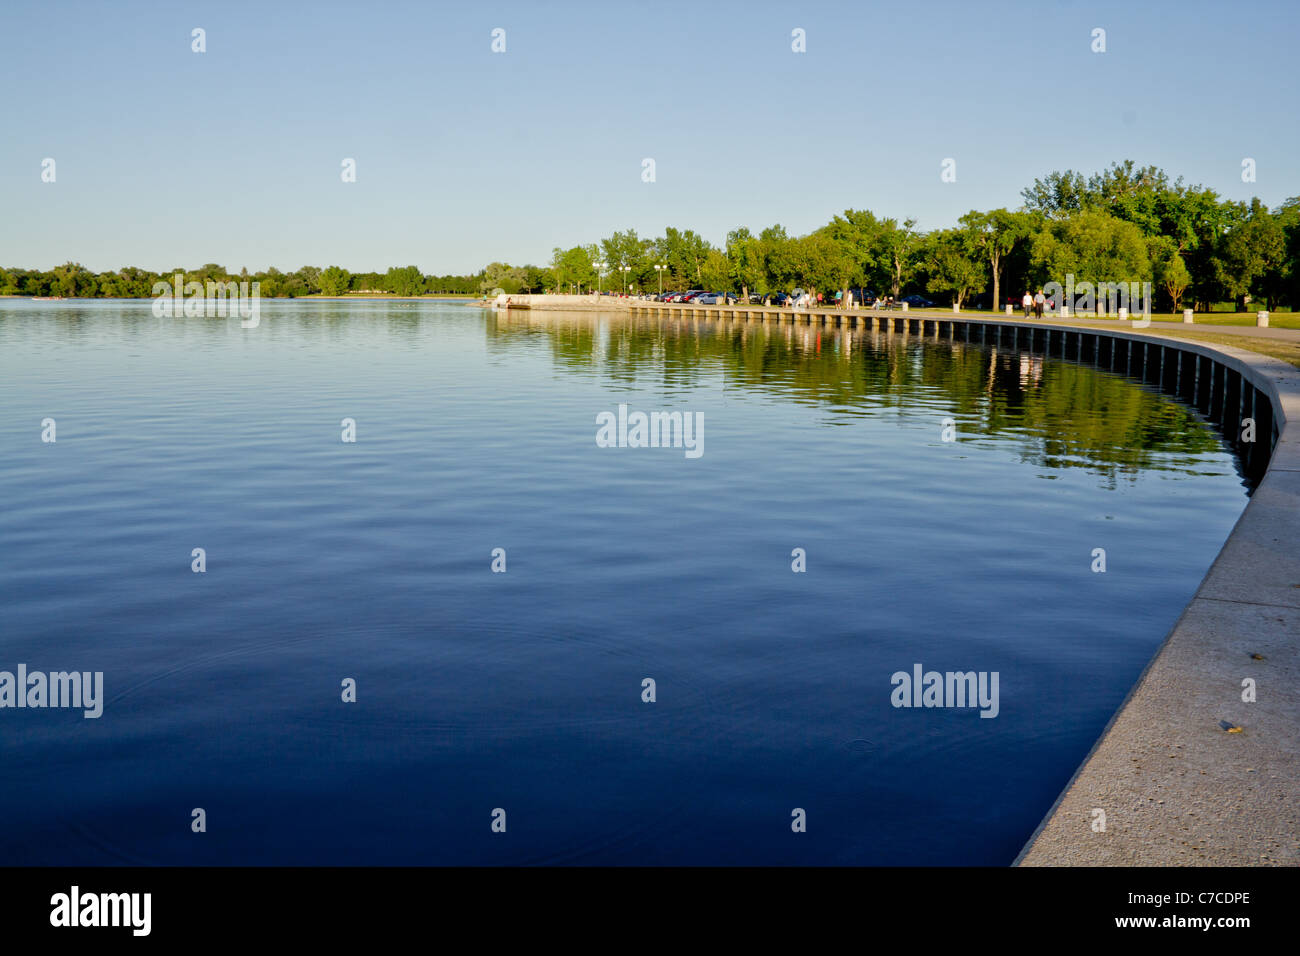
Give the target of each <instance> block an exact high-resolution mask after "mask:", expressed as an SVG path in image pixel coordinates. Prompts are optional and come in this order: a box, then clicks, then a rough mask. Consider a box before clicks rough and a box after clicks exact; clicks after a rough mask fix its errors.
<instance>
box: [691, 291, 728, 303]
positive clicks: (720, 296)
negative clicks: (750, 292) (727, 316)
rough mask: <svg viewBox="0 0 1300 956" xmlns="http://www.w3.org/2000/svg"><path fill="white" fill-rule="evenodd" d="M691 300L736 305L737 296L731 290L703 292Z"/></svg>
mask: <svg viewBox="0 0 1300 956" xmlns="http://www.w3.org/2000/svg"><path fill="white" fill-rule="evenodd" d="M691 301H693V302H698V303H699V304H700V305H723V304H726V305H734V304H735V303H736V297H735V295H734V294H732V293H730V292H701V293H700V294H699V295H697V296H696V297H695V298H694V299H692V300H691Z"/></svg>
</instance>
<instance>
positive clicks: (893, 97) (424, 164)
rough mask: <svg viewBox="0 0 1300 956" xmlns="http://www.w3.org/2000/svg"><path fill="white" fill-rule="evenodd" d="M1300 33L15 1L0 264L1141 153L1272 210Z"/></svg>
mask: <svg viewBox="0 0 1300 956" xmlns="http://www.w3.org/2000/svg"><path fill="white" fill-rule="evenodd" d="M194 27H202V28H204V29H205V30H206V31H207V52H206V53H203V54H196V53H193V52H191V49H190V35H191V30H192V29H193V28H194ZM497 27H500V28H503V29H504V30H505V31H506V52H504V53H500V54H494V53H493V52H492V51H491V48H490V47H491V32H492V30H493V29H494V28H497ZM796 27H797V28H802V29H803V30H804V31H806V36H807V52H806V53H802V54H797V53H794V52H792V51H791V31H792V30H793V29H795V28H796ZM1096 27H1101V28H1103V29H1105V30H1106V45H1107V51H1106V52H1105V53H1101V54H1098V53H1093V52H1092V50H1091V44H1092V31H1093V29H1094V28H1096ZM1297 40H1300V3H1296V2H1294V0H1242V2H1231V3H1226V2H1213V3H1211V2H1199V0H1190V2H1147V3H1142V4H1134V3H1132V2H1116V3H1112V2H1096V0H1041V2H1037V3H1031V2H969V0H955V2H948V0H944V2H925V0H910V2H909V0H903V2H899V0H874V2H866V0H859V2H850V3H804V2H798V3H796V2H743V3H714V2H708V0H696V2H693V3H677V2H656V3H649V4H646V3H618V2H608V3H581V2H566V0H554V2H547V3H542V2H539V0H532V2H526V3H504V2H497V3H493V2H459V3H436V2H425V3H396V2H384V0H374V2H370V3H331V2H318V3H310V4H306V3H304V4H297V3H276V2H263V3H240V2H229V0H226V2H221V3H185V2H174V3H140V2H130V0H121V2H114V3H101V2H94V3H58V2H27V0H5V3H4V4H3V5H2V6H0V82H2V83H3V89H4V91H5V94H6V95H5V106H6V108H5V111H4V112H5V116H4V120H3V123H2V124H0V126H2V128H0V265H5V266H20V267H28V268H49V267H51V266H54V265H57V264H59V263H61V262H64V261H67V260H69V259H71V260H75V261H80V262H81V263H83V264H84V265H86V266H88V267H89V268H91V269H95V270H104V269H109V268H117V267H120V266H123V265H138V266H143V267H146V268H152V269H167V268H171V267H173V266H177V265H187V266H197V265H200V264H202V263H204V262H218V263H221V264H223V265H226V266H227V267H231V268H234V269H238V268H239V267H241V266H248V267H249V268H250V269H257V268H265V267H266V266H270V265H274V266H277V267H279V268H281V269H286V270H289V269H295V268H297V267H298V266H301V265H304V264H313V265H320V266H325V265H330V264H338V265H342V266H344V267H346V268H349V269H352V270H354V271H364V270H370V269H383V268H386V267H388V266H390V265H405V264H415V265H418V266H420V267H421V268H422V269H423V270H424V271H426V272H437V273H446V272H469V271H476V270H477V269H479V268H480V267H481V266H483V265H484V264H485V263H486V262H488V261H490V260H494V259H498V260H506V261H509V262H512V263H515V264H519V263H523V262H535V263H543V262H545V261H547V260H549V258H550V252H551V249H552V247H554V246H557V245H563V246H569V245H573V244H575V243H579V242H587V241H592V240H594V239H597V238H599V237H601V236H605V235H608V234H609V233H610V232H612V231H613V230H615V229H626V228H629V227H632V228H635V229H636V230H637V231H638V232H639V233H640V234H641V235H646V236H649V235H658V234H660V233H662V231H663V229H664V227H665V226H669V225H672V226H677V227H679V228H694V229H696V230H698V231H700V232H702V233H703V234H704V235H705V236H706V238H708V239H710V240H711V241H713V242H716V243H721V242H722V241H723V239H724V238H725V235H726V232H727V230H729V229H731V228H734V227H736V226H738V225H747V226H749V227H751V228H752V229H754V230H755V231H757V230H758V229H761V228H763V227H764V226H767V225H770V224H772V223H774V222H780V223H783V224H784V225H785V226H786V228H787V229H789V230H790V231H791V232H792V233H803V232H807V231H809V230H811V229H813V228H816V227H817V226H819V225H821V224H822V223H824V222H825V221H826V220H827V219H828V218H829V217H830V216H831V215H833V214H834V213H836V212H838V211H841V210H843V209H845V208H848V207H852V208H868V209H871V210H873V211H875V212H877V213H878V214H881V215H889V216H897V217H904V216H913V217H915V218H916V219H917V220H918V221H919V225H920V226H921V227H922V228H927V229H928V228H934V227H939V226H945V225H949V224H951V223H953V222H954V221H955V220H956V218H957V217H958V216H960V215H961V214H962V213H963V212H965V211H967V210H969V209H971V208H990V207H993V206H1001V205H1005V206H1009V207H1014V206H1016V205H1018V204H1019V202H1020V190H1021V189H1022V188H1023V187H1024V186H1026V185H1028V184H1029V183H1030V182H1031V181H1032V180H1033V179H1034V178H1035V177H1038V176H1042V175H1044V174H1046V173H1048V172H1050V171H1052V170H1055V169H1064V168H1075V169H1079V170H1082V171H1084V172H1092V171H1095V170H1098V169H1101V168H1103V167H1105V166H1106V165H1108V164H1109V163H1110V162H1111V161H1113V160H1119V159H1125V158H1132V159H1134V160H1136V161H1137V162H1139V163H1140V164H1146V163H1154V164H1156V165H1159V166H1162V167H1164V168H1165V169H1166V170H1167V171H1168V172H1170V173H1171V174H1172V175H1175V176H1176V175H1182V176H1184V177H1185V178H1186V179H1187V180H1188V181H1190V182H1194V183H1203V184H1204V185H1207V186H1211V187H1213V188H1215V189H1217V190H1219V191H1220V193H1222V194H1223V195H1226V196H1228V197H1231V198H1248V197H1249V196H1251V195H1258V196H1260V197H1261V198H1262V199H1263V200H1264V201H1265V202H1267V203H1268V204H1269V205H1274V204H1276V203H1278V202H1280V201H1281V200H1283V199H1285V198H1287V197H1289V196H1293V195H1297V194H1300V124H1297V123H1296V119H1295V117H1296V111H1297V104H1300V82H1298V81H1297V75H1298V71H1297V68H1296V63H1295V60H1294V51H1295V49H1296V45H1297ZM45 157H52V158H54V159H55V161H56V163H57V181H56V182H55V183H52V184H51V183H42V182H41V178H40V176H41V161H42V160H43V159H44V158H45ZM345 157H351V158H355V160H356V162H357V182H356V183H349V184H345V183H343V182H341V180H340V176H339V173H340V168H341V167H340V163H341V161H342V160H343V159H344V158H345ZM646 157H650V158H653V159H654V160H655V164H656V181H655V182H653V183H645V182H642V178H641V170H642V160H643V158H646ZM1243 157H1251V158H1253V159H1255V160H1256V163H1257V176H1258V181H1257V182H1256V183H1254V184H1246V183H1243V182H1242V181H1241V162H1242V159H1243ZM945 158H952V159H954V160H956V173H957V179H956V182H951V183H944V182H942V181H941V179H940V166H941V163H942V161H943V160H944V159H945Z"/></svg>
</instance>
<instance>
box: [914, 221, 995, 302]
mask: <svg viewBox="0 0 1300 956" xmlns="http://www.w3.org/2000/svg"><path fill="white" fill-rule="evenodd" d="M978 235H979V233H978V232H974V231H972V230H971V229H970V228H969V227H967V228H963V229H944V230H941V231H939V232H933V233H930V235H928V236H927V237H926V242H925V247H924V252H925V259H926V263H927V267H928V270H929V273H930V278H929V281H928V282H927V283H926V289H927V291H930V292H949V293H951V294H952V301H953V304H954V305H956V306H957V308H959V309H960V308H961V305H962V302H964V301H965V299H966V296H967V295H969V294H970V293H972V292H978V291H980V290H982V289H983V288H984V284H985V270H984V255H983V249H982V248H981V247H980V245H979V244H978V240H977V236H978Z"/></svg>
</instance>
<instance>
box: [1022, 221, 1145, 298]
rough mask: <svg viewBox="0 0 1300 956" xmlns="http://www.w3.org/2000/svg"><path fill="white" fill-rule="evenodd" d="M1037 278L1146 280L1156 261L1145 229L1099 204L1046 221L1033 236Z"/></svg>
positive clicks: (1090, 280) (1046, 279)
mask: <svg viewBox="0 0 1300 956" xmlns="http://www.w3.org/2000/svg"><path fill="white" fill-rule="evenodd" d="M1033 258H1034V266H1035V269H1036V271H1037V273H1038V284H1040V285H1041V284H1042V283H1043V282H1044V281H1048V280H1051V281H1056V282H1060V283H1061V284H1062V285H1064V284H1065V280H1066V276H1068V275H1071V274H1072V275H1074V276H1075V277H1076V279H1078V280H1081V281H1088V282H1141V281H1150V279H1151V261H1150V259H1149V257H1148V255H1147V246H1146V241H1145V240H1144V239H1143V237H1142V232H1141V230H1139V229H1138V227H1137V226H1135V225H1133V224H1132V223H1130V222H1124V221H1123V220H1122V219H1116V218H1115V217H1114V216H1112V215H1111V214H1110V213H1108V212H1103V211H1102V210H1100V209H1086V210H1084V211H1083V212H1080V213H1077V214H1075V215H1073V216H1071V217H1069V218H1068V219H1062V220H1057V221H1053V222H1047V223H1045V225H1044V228H1043V229H1042V230H1041V231H1040V232H1039V233H1038V234H1037V235H1036V236H1034V238H1033Z"/></svg>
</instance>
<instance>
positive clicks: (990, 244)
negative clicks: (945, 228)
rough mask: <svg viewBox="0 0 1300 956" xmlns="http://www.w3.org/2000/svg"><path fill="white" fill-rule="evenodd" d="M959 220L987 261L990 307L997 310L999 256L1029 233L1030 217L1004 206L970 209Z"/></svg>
mask: <svg viewBox="0 0 1300 956" xmlns="http://www.w3.org/2000/svg"><path fill="white" fill-rule="evenodd" d="M959 222H961V224H962V226H963V227H964V229H965V230H966V232H967V234H968V237H969V242H970V244H971V246H972V247H973V248H974V249H975V250H976V251H978V252H979V253H980V254H981V255H982V256H983V258H984V261H985V262H987V263H988V265H989V271H990V273H991V274H992V277H993V310H994V311H998V310H999V309H1001V308H1002V292H1001V283H1000V279H1001V274H1002V260H1003V258H1004V257H1005V256H1006V255H1008V254H1009V253H1010V252H1011V250H1013V249H1014V248H1015V247H1016V243H1018V242H1020V241H1021V240H1023V239H1025V238H1026V237H1027V236H1028V235H1029V234H1030V232H1031V230H1032V228H1033V217H1032V216H1030V215H1029V214H1027V213H1017V212H1009V211H1008V210H1006V209H991V210H989V211H988V212H979V211H977V210H971V211H970V212H968V213H966V215H964V216H962V217H961V219H960V220H959ZM932 291H933V290H932ZM959 304H960V303H959Z"/></svg>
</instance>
